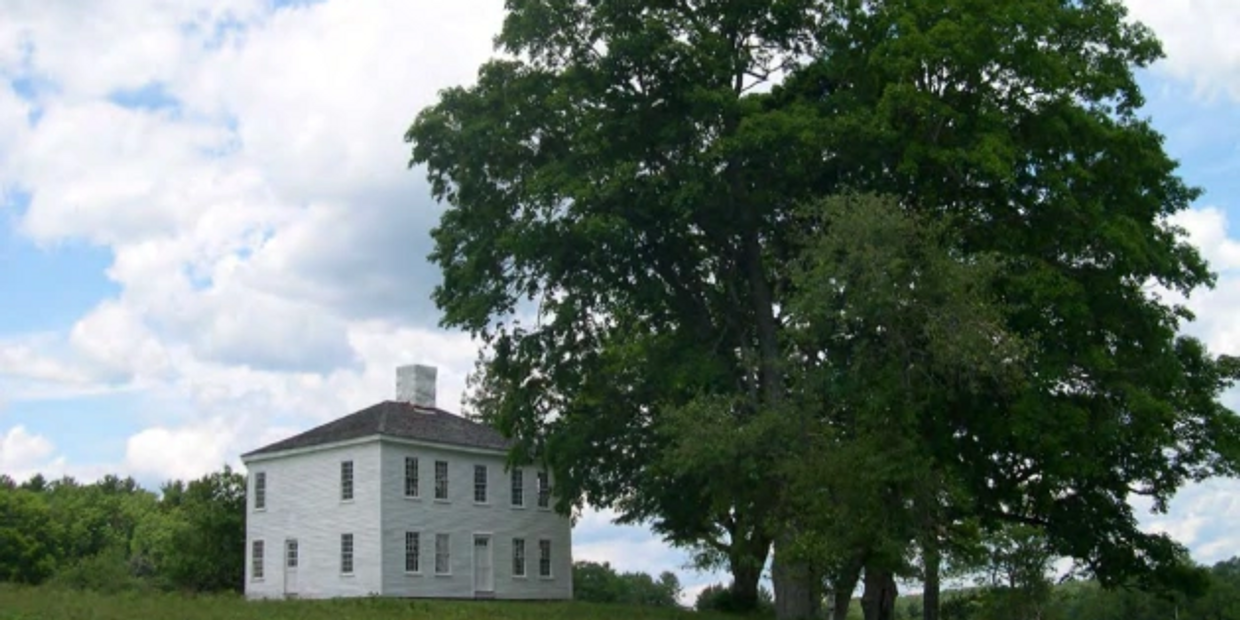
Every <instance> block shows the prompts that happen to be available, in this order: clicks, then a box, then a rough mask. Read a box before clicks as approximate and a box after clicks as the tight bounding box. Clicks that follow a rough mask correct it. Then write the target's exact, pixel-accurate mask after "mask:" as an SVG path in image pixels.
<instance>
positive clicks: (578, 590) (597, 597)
mask: <svg viewBox="0 0 1240 620" xmlns="http://www.w3.org/2000/svg"><path fill="white" fill-rule="evenodd" d="M678 596H680V580H679V579H677V577H676V575H675V574H673V573H670V572H664V573H662V574H661V575H659V578H658V580H655V579H654V578H652V577H651V576H650V575H648V574H646V573H617V572H616V571H615V569H613V568H612V567H611V564H609V563H607V562H604V563H602V564H599V563H597V562H586V561H579V562H574V563H573V598H574V599H575V600H578V601H585V602H589V603H619V604H623V605H639V606H649V607H676V606H677V605H679V602H678V601H677V597H678Z"/></svg>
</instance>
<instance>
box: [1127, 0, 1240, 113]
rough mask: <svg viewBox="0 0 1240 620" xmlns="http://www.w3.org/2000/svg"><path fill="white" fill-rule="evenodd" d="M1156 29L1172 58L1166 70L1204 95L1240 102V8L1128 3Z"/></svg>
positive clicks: (1167, 1) (1156, 0)
mask: <svg viewBox="0 0 1240 620" xmlns="http://www.w3.org/2000/svg"><path fill="white" fill-rule="evenodd" d="M1124 4H1125V5H1127V6H1128V10H1129V14H1130V16H1131V17H1133V18H1134V19H1136V20H1139V21H1141V22H1142V23H1144V24H1146V25H1147V26H1149V27H1151V28H1152V29H1153V30H1154V32H1155V33H1156V34H1157V35H1158V37H1159V39H1160V40H1161V41H1162V43H1163V50H1164V51H1165V52H1166V54H1167V58H1166V59H1165V60H1163V61H1162V62H1160V63H1159V64H1158V65H1157V66H1158V68H1159V70H1160V71H1163V72H1166V73H1167V74H1169V75H1171V76H1173V77H1175V78H1177V79H1180V80H1183V81H1186V82H1189V83H1191V84H1193V85H1194V86H1195V87H1196V88H1197V89H1198V91H1199V92H1200V94H1202V95H1203V96H1208V97H1214V96H1218V95H1222V96H1226V97H1230V98H1232V99H1233V100H1234V99H1240V41H1237V39H1236V36H1235V32H1236V30H1237V29H1240V4H1237V3H1236V2H1234V1H1233V0H1124Z"/></svg>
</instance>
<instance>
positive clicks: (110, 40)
mask: <svg viewBox="0 0 1240 620" xmlns="http://www.w3.org/2000/svg"><path fill="white" fill-rule="evenodd" d="M1174 4H1175V3H1161V2H1153V1H1150V0H1129V5H1130V6H1131V7H1132V10H1133V14H1134V15H1135V16H1136V17H1138V18H1140V19H1143V20H1145V21H1147V22H1148V23H1150V24H1151V25H1153V26H1154V27H1155V28H1156V29H1157V30H1158V31H1159V34H1160V35H1162V36H1163V38H1164V40H1165V41H1166V42H1167V48H1168V51H1169V52H1170V53H1171V55H1172V58H1171V60H1169V61H1168V62H1167V63H1165V66H1166V68H1167V70H1168V71H1170V72H1171V73H1172V74H1174V75H1176V76H1179V77H1182V78H1183V79H1186V80H1190V81H1193V82H1194V83H1196V84H1198V85H1199V86H1203V88H1204V87H1206V86H1209V87H1211V88H1213V89H1214V90H1217V91H1218V92H1231V93H1232V94H1233V95H1234V94H1236V93H1237V92H1240V91H1237V90H1227V88H1233V89H1234V85H1235V84H1237V83H1238V80H1237V76H1238V75H1240V69H1237V66H1238V65H1237V58H1238V56H1237V54H1236V53H1235V52H1236V49H1237V48H1236V47H1235V44H1234V42H1233V40H1232V37H1231V36H1230V34H1229V33H1228V29H1227V28H1226V26H1227V24H1232V25H1235V23H1236V16H1237V9H1235V8H1232V5H1233V4H1234V3H1232V2H1227V1H1224V0H1217V1H1213V2H1210V1H1203V2H1201V3H1200V4H1199V5H1195V7H1196V9H1199V10H1193V11H1188V10H1184V7H1183V6H1182V5H1181V6H1179V7H1178V8H1177V7H1175V6H1174ZM502 9H503V3H502V1H501V0H452V1H447V0H444V1H437V2H396V1H392V2H365V3H357V2H347V1H344V0H328V1H326V2H318V3H312V4H305V5H300V4H299V5H295V6H290V7H281V8H279V9H275V8H273V6H272V5H271V3H269V2H268V1H267V0H224V1H220V0H211V1H210V2H208V1H206V0H186V1H184V2H176V3H167V2H156V1H155V0H133V1H132V2H124V3H107V4H92V5H91V6H90V9H89V10H83V9H82V7H81V6H80V4H79V3H77V2H72V1H70V0H18V1H17V2H14V3H11V6H10V5H6V15H5V19H4V20H2V21H0V77H3V78H5V79H4V80H3V84H2V85H0V192H2V193H3V194H4V195H6V196H7V195H11V194H12V193H13V192H15V191H21V192H23V193H25V194H27V195H28V196H29V205H28V206H27V207H25V208H24V209H22V210H21V211H20V212H9V213H5V215H6V216H9V217H10V218H11V219H15V220H16V224H17V229H18V230H19V231H20V233H21V234H23V235H25V236H26V237H27V238H29V239H31V240H33V241H35V242H37V243H38V244H41V245H43V246H48V247H52V246H55V245H56V244H59V243H63V242H86V243H89V244H93V245H96V246H99V247H102V248H105V249H106V250H107V251H109V252H110V253H111V255H112V257H113V261H112V264H111V265H110V267H109V268H108V270H107V273H106V277H108V278H110V279H111V280H112V281H114V282H115V283H116V284H117V285H118V288H119V290H120V293H119V294H118V295H116V296H115V297H114V298H112V299H106V300H101V301H100V303H99V304H98V305H97V306H96V307H95V308H93V309H92V310H91V311H89V312H88V313H86V314H85V315H84V316H82V317H81V318H80V319H79V320H77V321H76V322H75V323H74V324H72V325H69V326H65V329H64V330H63V331H61V332H56V333H50V334H26V335H18V336H15V337H7V336H6V337H5V339H4V340H0V394H3V398H4V399H5V401H6V402H7V403H8V406H9V407H10V408H12V407H13V406H14V404H15V403H16V404H18V405H20V403H21V402H22V401H23V400H32V399H46V398H52V397H56V398H65V397H74V396H81V395H85V394H94V393H100V392H105V391H110V390H132V391H135V392H137V393H140V394H141V395H142V400H141V401H140V402H142V403H143V406H142V408H141V410H140V411H135V412H134V415H135V416H137V417H138V418H140V419H143V420H148V421H149V422H148V424H149V427H148V428H146V429H145V430H142V431H140V432H138V433H135V434H134V435H133V436H132V437H129V438H128V441H127V442H125V446H126V447H125V453H124V455H123V456H121V457H118V458H120V459H121V462H119V463H118V464H116V465H117V467H118V468H122V469H123V471H122V473H134V474H137V475H142V476H146V477H152V476H159V477H168V476H178V477H196V476H199V475H201V474H203V473H206V472H208V471H210V470H213V469H215V468H217V467H219V465H220V464H222V463H225V462H228V463H233V464H235V463H236V455H237V454H239V453H241V452H243V451H245V450H248V449H252V448H255V447H258V446H259V445H262V444H264V443H267V442H269V441H272V440H275V439H278V438H280V437H282V436H285V435H286V434H288V433H292V432H295V431H297V430H301V429H304V428H307V427H308V426H311V425H313V424H317V423H320V422H323V421H326V420H328V419H331V418H334V417H338V416H340V415H342V414H345V413H348V412H350V411H354V410H356V409H358V408H360V407H363V406H366V405H369V404H371V403H374V402H376V401H378V400H382V399H385V398H390V397H391V395H392V390H393V380H394V379H393V369H394V368H395V367H396V366H398V365H401V364H405V363H410V362H415V361H416V362H425V363H432V364H435V365H437V366H439V367H440V372H439V381H440V386H439V400H440V403H441V404H442V406H444V407H446V408H449V409H458V408H459V403H460V396H461V393H462V391H463V390H464V385H465V375H466V373H467V372H468V371H469V370H470V369H471V366H472V362H473V360H474V357H475V351H476V350H477V343H475V342H472V341H471V340H470V339H469V338H468V337H466V336H464V335H461V334H451V333H445V332H443V331H440V330H438V329H436V328H435V323H436V321H437V319H438V314H437V312H436V310H435V309H434V307H433V306H432V305H431V303H430V301H429V293H430V291H431V288H432V287H433V286H434V284H435V283H436V282H437V280H438V274H437V272H436V271H435V270H434V269H433V268H431V267H430V266H429V265H428V264H427V262H426V260H425V257H426V255H427V254H428V253H429V251H430V249H431V241H430V237H429V234H428V230H429V228H430V227H431V226H432V225H433V223H434V222H435V221H436V218H437V217H438V215H439V213H440V209H439V207H438V206H437V205H435V204H434V203H433V201H432V200H431V199H430V197H429V196H428V191H427V188H426V184H425V182H424V180H423V179H422V178H421V173H420V172H418V171H409V170H407V169H406V163H407V159H408V151H407V148H408V147H407V145H405V144H404V143H403V140H402V136H403V133H404V130H405V129H406V127H407V126H408V124H409V123H410V122H411V121H412V120H413V116H414V114H416V112H417V111H418V110H419V109H420V108H421V107H423V106H425V105H426V104H429V103H431V102H432V101H433V100H434V97H435V95H436V93H437V92H438V91H439V90H440V89H442V88H444V87H448V86H451V85H456V84H461V83H467V82H469V81H471V80H472V79H473V75H474V71H475V69H476V67H477V66H478V64H479V63H480V62H482V61H483V60H484V59H485V58H486V57H487V55H488V54H490V53H491V40H490V39H491V36H492V35H493V34H494V33H495V32H496V31H497V30H498V27H499V25H500V21H501V19H502ZM1203 25H1205V26H1209V28H1202V26H1203ZM1232 29H1233V30H1234V28H1232ZM1228 84H1230V85H1232V86H1227V85H1228ZM1206 90H1210V89H1206ZM5 202H6V203H7V202H8V201H5ZM0 221H3V219H0ZM1179 222H1180V223H1181V224H1182V225H1183V226H1185V227H1186V228H1188V229H1189V230H1190V231H1192V234H1193V235H1194V239H1195V240H1197V241H1198V242H1199V243H1200V244H1201V245H1202V247H1203V248H1205V249H1206V251H1207V254H1208V255H1209V256H1210V257H1211V259H1212V260H1213V261H1214V263H1215V266H1216V268H1219V267H1220V266H1224V265H1232V266H1233V267H1232V268H1235V266H1236V265H1237V261H1240V250H1238V249H1237V248H1240V245H1237V242H1236V241H1235V240H1234V239H1233V238H1232V237H1231V236H1229V234H1228V233H1227V232H1226V226H1225V224H1226V221H1225V217H1224V213H1223V212H1222V211H1221V210H1217V209H1216V210H1214V211H1210V210H1209V209H1204V210H1200V211H1194V212H1191V213H1188V214H1185V215H1184V216H1182V219H1181V220H1179ZM1238 291H1240V286H1237V283H1236V282H1235V281H1234V280H1228V279H1227V278H1224V280H1223V281H1222V282H1220V286H1219V288H1218V290H1217V291H1215V292H1212V293H1206V294H1203V295H1200V296H1194V298H1193V300H1192V301H1191V303H1192V304H1194V306H1193V307H1194V308H1195V309H1197V310H1198V312H1199V314H1200V316H1201V320H1200V321H1199V322H1198V324H1197V325H1195V326H1194V327H1193V329H1197V330H1200V333H1202V334H1203V335H1204V337H1206V338H1207V340H1208V341H1209V342H1210V343H1211V346H1212V347H1214V348H1216V349H1218V350H1220V351H1222V350H1232V351H1240V323H1238V322H1237V319H1232V318H1231V315H1232V314H1233V313H1232V312H1230V311H1229V310H1228V307H1229V304H1230V307H1233V308H1234V307H1235V304H1236V303H1240V292H1238ZM1228 347H1232V348H1231V349H1228ZM14 455H16V456H14ZM0 467H3V469H4V470H5V471H10V470H11V471H32V469H31V468H51V469H55V468H57V467H60V468H61V469H65V468H69V469H72V467H71V466H69V465H67V464H65V462H64V461H63V459H62V457H59V456H57V455H56V454H55V450H54V447H53V446H51V442H50V441H49V440H48V439H47V438H43V437H39V436H36V435H31V434H30V433H28V432H27V431H26V430H24V428H22V427H13V428H11V429H10V430H8V431H7V432H6V433H5V434H4V435H3V451H2V452H0ZM75 471H85V470H75ZM1228 492H1230V491H1228ZM1186 501H1187V502H1188V503H1187V504H1185V505H1186V506H1188V505H1190V504H1191V505H1194V506H1195V505H1196V504H1194V503H1193V500H1186ZM1178 505H1179V504H1177V506H1178ZM1188 510H1190V511H1191V510H1193V509H1192V508H1189V509H1188ZM1177 514H1178V513H1177ZM1194 514H1195V513H1194ZM1200 514H1202V515H1204V514H1206V513H1205V512H1204V509H1202V512H1201V513H1200ZM1204 518H1205V517H1201V519H1204ZM609 521H610V515H609V514H607V513H598V512H590V513H587V515H586V517H585V519H584V520H583V521H582V523H581V525H580V526H579V529H578V540H579V542H580V543H581V544H580V545H578V548H577V549H576V553H577V555H578V557H579V558H580V559H599V560H608V561H611V562H612V564H613V565H614V566H617V567H618V568H619V569H621V570H644V571H650V572H658V571H660V570H665V569H675V570H677V572H678V574H679V575H680V576H681V578H682V581H683V582H684V583H685V584H686V585H687V586H688V592H691V593H695V592H696V590H698V589H700V588H701V587H703V586H704V585H705V584H706V583H709V582H713V581H718V580H720V578H719V577H718V576H715V575H699V574H697V573H694V572H692V571H686V570H682V569H680V568H679V567H681V566H683V564H684V563H685V562H686V561H687V556H685V555H684V554H683V553H681V552H679V551H676V550H670V549H668V548H667V547H666V546H665V545H662V544H661V543H659V542H657V541H655V540H654V539H652V538H651V537H650V536H649V534H648V533H647V532H646V530H645V529H644V528H638V527H633V528H617V527H615V526H612V525H610V524H609ZM1164 526H1165V527H1168V528H1171V527H1176V528H1179V530H1177V531H1180V532H1182V533H1184V534H1186V535H1188V534H1191V535H1193V536H1195V538H1194V540H1196V541H1198V542H1199V544H1201V545H1205V547H1203V548H1204V549H1209V548H1211V547H1210V545H1216V544H1220V543H1219V542H1218V541H1221V540H1225V539H1224V538H1217V537H1213V538H1212V537H1210V536H1209V535H1207V533H1206V532H1207V531H1208V530H1209V529H1210V527H1211V526H1210V522H1205V521H1201V522H1199V521H1193V520H1192V517H1189V518H1187V519H1186V520H1184V521H1182V522H1173V521H1167V522H1166V523H1165V525H1164Z"/></svg>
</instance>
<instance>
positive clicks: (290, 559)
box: [284, 540, 297, 568]
mask: <svg viewBox="0 0 1240 620" xmlns="http://www.w3.org/2000/svg"><path fill="white" fill-rule="evenodd" d="M284 565H285V566H287V567H289V568H297V541H295V540H290V541H287V542H286V543H285V545H284Z"/></svg>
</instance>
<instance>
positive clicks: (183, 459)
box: [124, 418, 241, 480]
mask: <svg viewBox="0 0 1240 620" xmlns="http://www.w3.org/2000/svg"><path fill="white" fill-rule="evenodd" d="M235 433H236V430H235V429H234V428H233V427H232V426H231V425H230V424H229V423H227V422H225V421H224V420H221V419H218V418H217V419H213V420H208V421H206V422H205V423H201V424H195V425H193V426H187V427H182V428H177V429H169V428H164V427H155V428H148V429H146V430H144V431H142V432H140V433H138V434H136V435H134V436H133V437H130V438H129V441H128V443H127V444H126V448H125V464H124V466H125V470H126V471H127V473H130V474H132V475H135V476H145V477H159V478H161V479H163V480H173V479H180V480H189V479H192V478H197V477H199V476H201V475H203V474H205V473H207V472H211V471H217V470H219V469H220V468H221V467H222V466H223V465H225V464H227V465H230V466H232V467H234V468H235V467H238V466H240V464H241V462H240V460H239V459H238V458H237V453H236V452H234V451H232V450H231V447H232V445H233V444H234V443H235V439H236V436H235Z"/></svg>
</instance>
